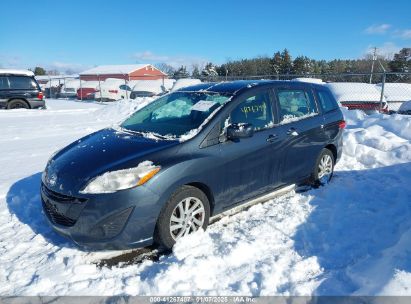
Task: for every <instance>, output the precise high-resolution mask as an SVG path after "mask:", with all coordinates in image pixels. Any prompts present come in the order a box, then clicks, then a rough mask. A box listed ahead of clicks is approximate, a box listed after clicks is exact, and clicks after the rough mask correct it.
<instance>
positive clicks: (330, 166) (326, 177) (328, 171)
mask: <svg viewBox="0 0 411 304" xmlns="http://www.w3.org/2000/svg"><path fill="white" fill-rule="evenodd" d="M334 165H335V158H334V155H333V153H332V152H331V151H330V150H328V149H326V148H324V149H322V151H321V153H320V155H319V156H318V158H317V161H316V162H315V167H314V172H313V173H312V184H313V186H314V187H319V186H323V185H326V184H328V183H329V182H330V181H331V179H332V177H333V174H334Z"/></svg>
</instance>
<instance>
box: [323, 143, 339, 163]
mask: <svg viewBox="0 0 411 304" xmlns="http://www.w3.org/2000/svg"><path fill="white" fill-rule="evenodd" d="M324 149H327V150H330V151H331V153H332V154H333V156H334V162H336V161H337V147H336V146H335V145H333V144H328V145H326V146H325V147H324Z"/></svg>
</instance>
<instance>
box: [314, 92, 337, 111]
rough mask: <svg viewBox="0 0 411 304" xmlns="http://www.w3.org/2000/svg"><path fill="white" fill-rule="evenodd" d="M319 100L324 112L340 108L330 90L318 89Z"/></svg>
mask: <svg viewBox="0 0 411 304" xmlns="http://www.w3.org/2000/svg"><path fill="white" fill-rule="evenodd" d="M317 96H318V101H319V103H320V106H321V108H322V110H323V112H324V113H327V112H330V111H332V110H335V109H337V108H338V104H337V102H336V101H335V99H334V98H333V97H332V96H331V93H330V92H327V91H317Z"/></svg>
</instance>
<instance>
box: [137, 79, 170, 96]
mask: <svg viewBox="0 0 411 304" xmlns="http://www.w3.org/2000/svg"><path fill="white" fill-rule="evenodd" d="M174 82H175V80H174V79H164V80H163V79H158V80H141V81H139V82H137V83H136V84H135V86H134V87H133V91H132V92H131V94H130V98H131V99H136V98H137V97H153V96H160V95H163V94H165V93H167V92H169V91H170V90H171V88H172V87H173V85H174Z"/></svg>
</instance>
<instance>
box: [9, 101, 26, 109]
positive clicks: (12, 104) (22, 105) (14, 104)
mask: <svg viewBox="0 0 411 304" xmlns="http://www.w3.org/2000/svg"><path fill="white" fill-rule="evenodd" d="M7 109H29V105H28V104H27V103H26V102H25V101H24V100H21V99H13V100H11V101H9V103H8V104H7Z"/></svg>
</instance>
